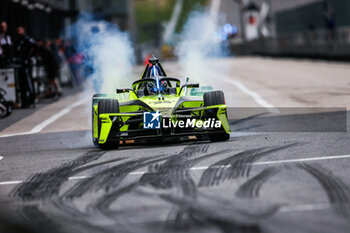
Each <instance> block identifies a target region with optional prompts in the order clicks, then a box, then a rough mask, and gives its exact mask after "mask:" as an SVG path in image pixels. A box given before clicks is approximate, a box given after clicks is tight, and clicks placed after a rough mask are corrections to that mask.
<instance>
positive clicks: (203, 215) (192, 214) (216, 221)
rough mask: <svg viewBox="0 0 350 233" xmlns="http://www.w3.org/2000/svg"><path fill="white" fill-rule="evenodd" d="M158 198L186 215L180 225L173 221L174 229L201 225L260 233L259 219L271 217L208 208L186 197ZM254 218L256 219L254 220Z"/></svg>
mask: <svg viewBox="0 0 350 233" xmlns="http://www.w3.org/2000/svg"><path fill="white" fill-rule="evenodd" d="M160 197H161V198H162V199H164V200H166V201H167V202H170V203H173V205H174V206H178V208H179V209H180V210H181V211H182V213H186V215H184V216H186V219H181V221H182V222H180V223H182V225H177V224H178V223H179V222H178V221H179V220H177V219H176V220H177V221H174V224H175V225H176V227H179V226H180V229H181V226H182V227H186V225H187V224H188V225H189V224H191V225H192V226H193V225H198V226H201V225H202V226H203V225H208V224H210V225H214V226H217V227H218V228H219V229H220V230H221V231H222V232H227V233H229V232H230V233H231V232H245V233H260V232H262V231H261V229H260V226H259V224H258V221H259V217H260V216H264V217H266V216H267V215H271V214H273V213H275V212H276V211H275V210H273V211H272V213H267V212H266V213H259V214H257V215H256V216H254V217H253V216H251V215H248V214H246V213H244V212H242V211H238V210H237V209H235V208H232V207H231V208H230V207H227V206H222V208H218V206H215V207H214V206H209V205H207V204H206V203H208V202H205V203H199V202H194V201H193V200H191V199H190V198H186V197H182V198H179V197H175V196H173V195H160ZM255 217H256V218H255Z"/></svg>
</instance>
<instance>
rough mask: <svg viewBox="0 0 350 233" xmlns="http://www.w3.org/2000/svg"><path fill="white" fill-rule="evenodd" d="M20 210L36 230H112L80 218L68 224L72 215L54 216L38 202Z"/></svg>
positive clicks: (83, 232) (56, 231)
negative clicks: (42, 208) (45, 210)
mask: <svg viewBox="0 0 350 233" xmlns="http://www.w3.org/2000/svg"><path fill="white" fill-rule="evenodd" d="M18 212H19V214H20V215H21V216H22V217H23V218H24V219H25V220H26V222H27V223H31V226H33V228H34V229H36V230H35V232H50V233H62V232H75V233H86V232H106V233H107V232H111V231H107V229H105V228H102V227H100V226H95V225H92V224H90V223H89V222H80V221H79V220H78V221H75V222H74V223H75V224H67V222H69V223H71V221H72V219H71V217H70V216H68V217H66V216H61V215H55V216H54V218H53V216H52V214H46V213H44V212H43V211H42V210H41V208H40V205H38V204H26V205H24V206H22V207H21V208H20V209H19V211H18ZM53 219H54V220H53ZM34 229H33V230H34ZM111 233H112V232H111Z"/></svg>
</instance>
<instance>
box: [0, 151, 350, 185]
mask: <svg viewBox="0 0 350 233" xmlns="http://www.w3.org/2000/svg"><path fill="white" fill-rule="evenodd" d="M349 158H350V155H334V156H324V157H313V158H300V159H286V160H272V161H265V162H264V161H263V162H255V163H251V164H249V165H251V166H261V165H276V164H285V163H300V162H305V163H307V162H315V161H324V160H336V159H349ZM242 165H245V164H242ZM228 167H231V165H223V166H214V167H212V168H228ZM208 168H210V166H203V167H191V168H190V169H189V170H190V171H202V170H206V169H208ZM147 172H148V171H136V172H130V173H129V175H143V174H145V173H147ZM88 178H91V176H72V177H69V178H68V180H83V179H88ZM23 182H24V181H23V180H15V181H3V182H0V185H11V184H20V183H23Z"/></svg>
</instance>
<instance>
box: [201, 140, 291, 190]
mask: <svg viewBox="0 0 350 233" xmlns="http://www.w3.org/2000/svg"><path fill="white" fill-rule="evenodd" d="M294 145H297V143H292V144H289V145H285V146H279V147H272V148H271V147H270V148H265V147H263V148H259V149H252V150H246V151H243V152H239V153H236V154H234V155H233V156H230V157H228V158H225V159H223V160H220V161H218V162H216V163H214V164H212V165H211V166H210V167H209V168H208V169H206V170H205V171H204V172H203V174H202V176H201V178H200V180H199V183H198V186H199V187H205V186H214V185H220V184H221V183H222V182H224V181H226V180H233V179H237V178H239V177H249V175H250V169H251V166H252V163H254V162H255V161H257V160H259V159H260V158H262V157H263V156H265V155H268V154H270V153H273V152H278V151H280V150H284V149H286V148H289V147H291V146H294Z"/></svg>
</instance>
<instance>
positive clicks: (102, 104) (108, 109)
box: [97, 99, 119, 150]
mask: <svg viewBox="0 0 350 233" xmlns="http://www.w3.org/2000/svg"><path fill="white" fill-rule="evenodd" d="M97 109H98V116H99V115H100V114H103V113H119V102H118V100H114V99H102V100H100V101H99V102H98V106H97ZM101 125H102V123H101V120H100V119H99V118H98V138H100V133H101ZM115 127H116V128H117V130H119V123H118V122H115V123H114V125H113V126H112V128H111V131H110V133H109V136H108V138H107V141H106V142H105V143H103V144H100V143H99V142H98V146H99V147H100V149H103V150H109V149H118V147H119V139H116V140H113V141H112V140H111V139H110V135H111V132H112V131H113V130H116V128H115ZM98 141H99V140H98ZM116 141H117V142H116Z"/></svg>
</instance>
